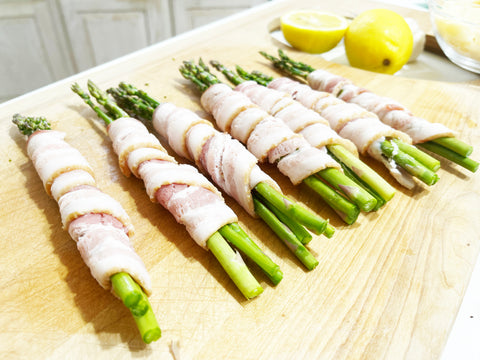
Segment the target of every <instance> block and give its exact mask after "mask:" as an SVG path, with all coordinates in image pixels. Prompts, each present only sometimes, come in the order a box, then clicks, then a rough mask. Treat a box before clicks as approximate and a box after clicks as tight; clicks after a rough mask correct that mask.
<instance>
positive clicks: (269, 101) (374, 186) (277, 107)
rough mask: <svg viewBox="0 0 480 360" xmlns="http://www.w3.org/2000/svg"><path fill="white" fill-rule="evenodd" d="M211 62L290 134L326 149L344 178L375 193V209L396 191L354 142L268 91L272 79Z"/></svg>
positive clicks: (281, 95) (280, 94)
mask: <svg viewBox="0 0 480 360" xmlns="http://www.w3.org/2000/svg"><path fill="white" fill-rule="evenodd" d="M210 63H211V64H212V65H213V66H214V67H215V68H216V69H217V70H219V71H221V72H222V73H223V74H224V75H225V76H226V77H227V78H228V79H229V80H230V82H232V83H233V84H234V85H237V86H236V87H235V90H236V91H240V92H242V93H244V94H245V95H247V96H248V97H249V98H250V100H252V101H253V102H254V103H255V104H257V105H258V106H260V107H261V108H262V109H263V110H265V111H267V112H268V113H269V114H270V115H272V116H275V117H276V118H279V119H280V120H282V121H283V122H284V123H285V124H287V125H288V127H289V128H290V129H291V130H292V131H294V132H295V133H298V134H301V135H302V136H304V137H305V139H306V140H307V141H308V142H309V143H310V145H312V146H314V147H317V148H319V149H324V148H326V149H327V150H328V152H329V153H330V154H331V155H332V156H333V157H334V158H335V159H336V160H337V162H339V163H340V164H341V165H342V168H343V170H344V171H345V173H346V174H347V175H349V176H350V177H351V178H352V179H354V180H355V181H357V182H358V183H359V184H360V185H362V186H364V187H365V188H366V189H367V190H368V191H370V192H371V193H372V194H374V196H375V197H376V200H377V207H376V208H377V209H378V208H380V207H381V206H382V205H384V204H385V203H386V202H387V201H389V200H390V199H391V198H392V197H393V195H394V194H395V189H394V188H393V187H392V186H391V185H390V184H389V183H388V182H386V181H385V180H384V179H383V178H382V177H381V176H380V175H378V174H377V173H376V172H375V171H373V170H372V169H371V168H370V167H369V166H368V165H366V164H365V163H364V162H363V161H361V160H360V159H359V158H358V151H357V148H356V146H355V144H354V143H352V142H351V141H350V140H348V139H345V138H342V137H341V136H339V135H338V134H337V133H336V132H335V131H333V130H332V128H331V127H330V124H329V123H328V121H327V120H326V119H325V118H323V117H322V116H321V115H320V114H319V113H317V112H315V111H313V110H311V109H308V108H306V107H305V106H303V105H302V104H301V103H299V102H298V101H296V100H294V99H293V98H292V97H291V96H290V95H289V94H287V93H285V92H282V91H279V90H276V89H273V88H268V87H267V85H268V83H269V82H270V81H272V80H273V78H269V77H267V76H266V75H263V74H259V73H258V72H257V73H256V74H254V75H253V74H249V73H247V72H246V71H245V70H243V69H242V68H240V67H239V66H237V67H236V69H237V73H238V74H237V73H235V72H234V71H232V70H230V69H228V68H226V67H225V66H224V65H222V64H220V63H219V62H218V61H211V62H210ZM261 84H263V85H261Z"/></svg>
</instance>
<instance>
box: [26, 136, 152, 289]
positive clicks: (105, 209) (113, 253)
mask: <svg viewBox="0 0 480 360" xmlns="http://www.w3.org/2000/svg"><path fill="white" fill-rule="evenodd" d="M64 137H65V134H64V133H61V132H59V131H54V130H45V131H38V132H35V133H34V134H32V135H31V136H30V138H29V141H28V145H27V152H28V154H29V157H30V158H31V159H32V162H33V163H34V166H35V168H36V169H37V172H38V173H39V175H40V177H41V178H42V181H43V182H44V184H45V185H46V186H45V188H46V190H47V192H48V193H50V194H51V195H52V196H53V197H54V198H55V200H56V201H57V202H58V205H59V210H60V214H61V216H62V223H63V226H64V229H66V230H68V232H69V234H70V236H71V237H72V239H74V240H75V242H76V243H77V248H78V250H79V252H80V255H81V256H82V259H83V260H84V262H85V263H86V265H87V266H88V267H89V269H90V272H91V274H92V276H93V277H94V278H95V279H96V280H97V281H98V283H99V284H100V285H101V286H102V287H103V288H105V289H111V281H110V277H111V276H112V275H113V274H116V273H118V272H120V271H124V272H127V273H129V274H130V275H131V276H132V277H133V278H134V279H135V280H136V281H137V283H138V284H139V285H140V286H141V287H142V288H143V289H144V290H145V292H146V293H147V295H149V294H150V293H151V281H150V277H149V275H148V272H147V270H146V268H145V265H144V263H143V262H142V260H141V259H140V258H139V256H138V255H137V254H136V252H135V250H134V249H133V247H132V245H131V244H130V240H129V236H130V235H132V234H133V231H134V229H133V225H132V223H131V221H130V218H129V217H128V215H127V213H126V212H125V210H124V209H123V208H122V206H121V205H120V204H119V203H118V202H117V201H116V200H114V199H113V198H112V197H110V196H109V195H107V194H105V193H103V192H102V191H100V190H99V189H98V188H97V187H96V186H95V179H94V178H93V174H92V173H93V171H92V170H91V168H90V166H89V165H88V162H87V161H86V159H85V158H84V157H83V156H82V155H81V154H80V152H78V150H76V149H74V148H73V147H72V146H70V145H69V144H68V143H66V142H65V141H64V140H63V139H64Z"/></svg>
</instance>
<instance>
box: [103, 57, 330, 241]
mask: <svg viewBox="0 0 480 360" xmlns="http://www.w3.org/2000/svg"><path fill="white" fill-rule="evenodd" d="M201 68H202V69H206V68H207V67H206V65H205V64H203V65H202V67H201ZM195 70H197V69H195ZM201 71H204V70H201ZM108 92H109V93H110V94H111V95H112V96H114V98H115V99H116V101H117V102H118V103H119V104H120V105H121V106H123V107H124V108H125V109H128V110H129V111H131V112H133V113H134V114H138V113H141V114H144V118H145V119H147V120H151V117H152V114H153V111H154V109H155V108H156V107H157V106H158V105H159V102H158V101H156V100H155V99H153V98H152V97H150V96H149V95H148V94H146V93H145V92H144V91H141V90H139V89H137V88H136V87H134V86H133V85H131V84H126V83H120V84H119V87H118V88H111V89H109V90H108ZM252 196H253V198H256V199H257V201H260V202H262V203H263V205H264V208H262V211H264V212H266V211H268V212H270V214H269V215H268V216H263V217H261V218H262V219H263V220H264V221H265V223H266V224H267V225H268V226H269V227H270V228H272V230H274V232H275V233H277V229H278V226H277V225H276V222H281V223H283V226H286V227H288V228H289V229H290V231H291V232H293V233H294V234H295V236H298V239H300V241H302V239H303V241H307V240H308V238H310V239H311V235H310V236H307V235H306V233H308V231H307V230H306V229H305V227H306V228H308V229H309V230H311V231H313V232H314V233H316V234H321V233H322V232H323V233H324V234H325V235H326V236H327V237H331V236H333V233H334V228H333V227H332V226H331V225H329V224H328V222H327V221H325V220H324V219H322V218H321V217H319V216H317V215H315V214H314V213H312V212H310V211H308V210H306V209H304V208H303V210H304V211H303V212H300V213H299V214H300V215H301V216H298V215H297V216H296V217H295V216H293V215H292V212H291V211H288V209H287V208H286V207H285V206H284V205H283V206H279V205H278V203H277V205H274V201H275V199H278V198H282V199H283V201H284V203H289V204H294V205H295V207H298V205H297V204H295V203H294V202H293V201H291V200H290V199H288V198H287V197H285V196H284V195H283V194H281V193H280V192H278V191H277V190H275V189H274V188H273V187H272V186H270V185H269V184H267V183H259V184H257V185H256V187H255V188H254V192H253V193H252ZM273 218H275V222H272V221H273V220H272V219H273ZM282 234H283V232H282V233H280V234H279V237H280V238H282V236H283V235H282Z"/></svg>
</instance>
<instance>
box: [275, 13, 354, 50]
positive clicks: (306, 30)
mask: <svg viewBox="0 0 480 360" xmlns="http://www.w3.org/2000/svg"><path fill="white" fill-rule="evenodd" d="M280 23H281V30H282V33H283V36H284V37H285V40H287V41H288V42H289V43H290V45H292V46H293V47H294V48H296V49H298V50H301V51H305V52H308V53H312V54H320V53H323V52H326V51H328V50H331V49H333V48H334V47H335V46H336V45H337V44H338V43H339V42H340V40H342V38H343V35H344V34H345V30H346V29H347V26H348V21H347V19H345V18H344V17H342V16H339V15H336V14H332V13H326V12H322V11H317V10H295V11H292V12H289V13H287V14H285V15H283V16H282V17H281V18H280Z"/></svg>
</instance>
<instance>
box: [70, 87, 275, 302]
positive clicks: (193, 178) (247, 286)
mask: <svg viewBox="0 0 480 360" xmlns="http://www.w3.org/2000/svg"><path fill="white" fill-rule="evenodd" d="M88 88H89V91H90V93H91V94H92V95H93V96H94V97H95V98H96V99H97V101H98V102H99V103H100V104H102V105H103V107H104V110H102V109H101V108H100V107H99V106H96V105H95V104H94V103H93V102H92V100H91V99H90V97H89V96H88V94H86V93H85V92H83V91H82V89H81V88H80V87H79V86H78V85H77V84H74V85H73V86H72V90H73V91H74V92H76V93H77V94H78V95H79V96H81V97H82V98H83V99H84V101H85V102H86V103H87V104H88V105H89V106H90V107H91V108H92V109H93V110H94V111H95V112H96V113H97V114H98V115H99V117H100V118H101V119H103V120H104V122H105V123H106V124H107V130H108V135H109V137H110V139H111V140H112V145H113V149H114V151H115V153H116V154H117V155H118V157H119V165H120V169H121V171H122V172H123V173H124V174H125V175H126V176H130V174H133V175H134V176H136V177H138V178H140V179H142V180H143V181H144V183H145V188H146V191H147V194H148V195H149V197H150V199H151V200H152V201H153V202H158V203H160V204H161V205H162V206H163V207H165V208H166V209H167V210H168V211H169V212H170V213H171V214H172V215H173V216H174V217H175V220H176V221H177V222H178V223H180V224H183V225H185V227H186V229H187V231H188V233H189V234H190V236H191V237H192V238H193V239H194V240H195V242H196V243H197V244H198V245H200V246H201V247H202V248H204V249H206V250H211V251H212V253H213V254H214V256H215V257H216V258H217V259H218V260H219V262H220V264H221V265H222V266H223V268H224V269H225V270H226V272H227V273H228V275H229V276H230V277H231V278H232V280H233V281H234V282H235V284H236V285H237V287H238V288H239V289H240V291H241V292H242V293H243V294H244V296H245V297H246V298H247V299H250V298H253V297H255V296H257V295H259V294H260V293H261V292H262V291H263V289H262V287H261V286H260V284H259V283H258V282H257V280H256V279H255V278H254V277H253V275H252V274H251V273H250V271H249V270H248V268H247V266H246V265H245V263H244V262H243V260H242V257H241V256H240V253H238V251H237V252H235V251H233V249H232V248H231V247H230V246H229V245H228V244H227V242H226V241H225V240H228V241H229V242H231V243H232V244H233V245H234V246H235V247H236V248H238V249H239V250H240V251H242V252H243V253H244V254H245V255H247V256H248V257H250V258H251V259H252V260H253V261H254V262H256V263H257V264H258V265H259V266H260V267H261V268H262V270H263V271H264V272H265V273H266V274H267V275H268V276H269V277H270V279H271V280H272V282H274V283H275V284H277V283H278V282H279V281H280V280H281V279H282V277H283V275H282V272H281V271H280V268H279V266H278V265H277V264H275V263H274V262H273V261H272V260H271V259H270V258H269V257H268V256H267V255H265V254H264V253H263V251H261V250H260V248H259V247H258V246H257V245H256V244H255V243H254V242H253V241H252V239H250V238H249V237H248V236H247V234H246V233H245V232H244V231H243V229H242V228H241V227H240V226H239V225H238V223H237V216H236V215H235V213H234V212H233V211H232V210H231V209H230V208H229V207H228V206H227V205H226V204H225V202H224V199H223V197H222V195H221V193H220V192H219V191H218V190H217V189H216V188H215V186H214V185H213V184H211V183H210V182H209V181H208V179H207V178H205V177H204V176H203V175H202V174H200V173H199V172H198V171H197V169H196V168H194V167H193V166H190V165H180V164H178V163H177V162H176V161H175V159H174V158H172V157H171V156H169V155H168V154H167V152H166V151H165V149H164V148H163V147H162V145H161V144H160V142H159V141H158V139H157V138H156V137H155V136H154V135H153V134H150V133H149V132H148V130H147V128H146V127H145V125H143V124H142V123H141V122H140V121H139V120H136V119H134V118H130V117H129V116H128V114H127V113H126V112H124V111H123V110H122V109H121V108H120V107H118V106H117V105H116V103H115V102H114V101H113V100H112V99H109V98H108V96H107V94H106V93H104V92H102V91H101V90H100V89H99V88H98V87H97V86H96V85H95V84H93V82H91V81H89V82H88Z"/></svg>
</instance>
